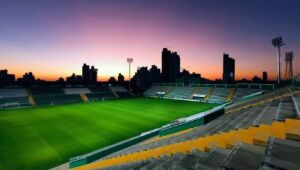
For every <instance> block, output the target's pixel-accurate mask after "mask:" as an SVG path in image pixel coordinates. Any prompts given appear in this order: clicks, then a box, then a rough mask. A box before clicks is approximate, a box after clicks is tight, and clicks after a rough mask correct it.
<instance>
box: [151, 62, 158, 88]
mask: <svg viewBox="0 0 300 170" xmlns="http://www.w3.org/2000/svg"><path fill="white" fill-rule="evenodd" d="M159 81H160V69H158V68H157V66H156V65H152V66H151V68H150V82H151V84H152V83H158V82H159Z"/></svg>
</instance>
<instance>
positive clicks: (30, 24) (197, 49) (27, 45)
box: [0, 0, 300, 80]
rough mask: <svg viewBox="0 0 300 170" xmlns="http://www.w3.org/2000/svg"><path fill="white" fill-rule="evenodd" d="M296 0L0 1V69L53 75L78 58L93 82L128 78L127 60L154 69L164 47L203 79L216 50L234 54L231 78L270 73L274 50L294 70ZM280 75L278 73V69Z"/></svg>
mask: <svg viewBox="0 0 300 170" xmlns="http://www.w3.org/2000/svg"><path fill="white" fill-rule="evenodd" d="M299 9H300V1H299V0H248V1H244V0H243V1H242V0H81V1H78V0H49V1H47V0H39V1H29V0H26V1H21V0H20V1H11V0H7V1H6V0H1V1H0V69H5V68H7V69H8V70H9V72H10V73H15V74H16V75H17V77H20V76H21V75H22V74H24V72H29V71H32V72H33V73H34V74H35V76H36V77H37V78H41V79H47V80H56V79H58V77H60V76H62V77H64V78H65V77H66V76H69V75H71V74H72V73H73V72H74V73H76V74H81V66H82V64H83V63H87V64H90V65H94V66H95V67H96V68H98V69H99V71H98V75H99V77H98V80H99V79H101V80H107V77H110V76H117V74H118V73H120V72H121V73H122V74H124V75H125V76H126V77H127V76H128V64H127V63H126V58H127V57H132V58H134V62H133V64H132V68H133V71H134V72H135V71H136V69H137V67H138V66H148V67H149V66H151V65H152V64H155V65H157V66H158V67H159V68H160V67H161V51H162V49H163V48H164V47H167V48H169V49H170V50H172V51H177V52H178V53H179V55H180V57H181V67H182V68H186V69H188V70H190V72H197V73H201V75H202V76H203V77H206V78H210V79H215V78H221V76H222V62H223V61H222V56H223V52H226V53H229V54H230V56H231V57H233V58H235V59H236V78H237V79H240V78H244V77H245V78H252V77H253V76H254V75H258V76H261V74H262V71H267V72H268V73H269V77H270V78H272V79H275V77H276V49H275V48H274V47H273V46H272V44H271V39H272V38H274V37H276V36H279V35H281V36H282V37H283V40H284V42H285V43H286V45H285V46H284V47H283V48H282V56H283V57H282V68H283V69H282V73H283V72H284V69H285V67H284V53H285V52H286V51H290V50H293V51H294V53H295V60H294V72H295V73H298V72H299V71H300V59H299V56H300V10H299ZM282 75H283V74H282Z"/></svg>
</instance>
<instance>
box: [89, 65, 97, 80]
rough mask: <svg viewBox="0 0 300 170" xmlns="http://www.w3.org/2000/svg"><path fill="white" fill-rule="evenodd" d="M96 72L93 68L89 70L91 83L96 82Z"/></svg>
mask: <svg viewBox="0 0 300 170" xmlns="http://www.w3.org/2000/svg"><path fill="white" fill-rule="evenodd" d="M97 72H98V69H96V68H95V67H94V66H92V67H91V69H90V74H91V81H90V82H91V83H96V82H97Z"/></svg>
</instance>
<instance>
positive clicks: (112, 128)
mask: <svg viewBox="0 0 300 170" xmlns="http://www.w3.org/2000/svg"><path fill="white" fill-rule="evenodd" d="M214 106H216V105H215V104H205V103H196V102H186V101H176V100H163V99H152V98H132V99H121V100H108V101H102V102H93V103H85V104H83V103H80V104H69V105H61V106H48V107H37V108H25V109H10V110H0V169H1V170H2V169H3V170H10V169H35V170H37V169H48V168H51V167H53V166H56V165H59V164H62V163H65V162H67V161H68V160H69V158H70V157H74V156H78V155H81V154H85V153H87V152H91V151H94V150H96V149H99V148H102V147H104V146H108V145H111V144H113V143H116V142H119V141H121V140H124V139H127V138H130V137H133V136H135V135H139V134H140V133H141V132H144V131H148V130H151V129H154V128H157V127H160V126H162V125H164V124H167V123H169V122H170V121H172V120H175V119H177V118H181V117H185V116H189V115H192V114H195V113H198V112H201V111H205V110H208V109H210V108H212V107H214Z"/></svg>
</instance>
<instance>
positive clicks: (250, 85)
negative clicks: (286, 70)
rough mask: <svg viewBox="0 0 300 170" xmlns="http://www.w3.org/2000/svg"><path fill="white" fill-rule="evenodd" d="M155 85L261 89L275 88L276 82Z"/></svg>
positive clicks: (272, 89)
mask: <svg viewBox="0 0 300 170" xmlns="http://www.w3.org/2000/svg"><path fill="white" fill-rule="evenodd" d="M153 86H172V87H207V88H208V87H213V88H247V89H261V90H263V89H264V90H271V91H274V90H275V85H274V84H255V83H237V84H191V85H188V86H185V85H184V84H183V83H154V84H153Z"/></svg>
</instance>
